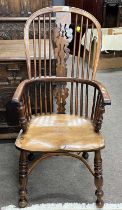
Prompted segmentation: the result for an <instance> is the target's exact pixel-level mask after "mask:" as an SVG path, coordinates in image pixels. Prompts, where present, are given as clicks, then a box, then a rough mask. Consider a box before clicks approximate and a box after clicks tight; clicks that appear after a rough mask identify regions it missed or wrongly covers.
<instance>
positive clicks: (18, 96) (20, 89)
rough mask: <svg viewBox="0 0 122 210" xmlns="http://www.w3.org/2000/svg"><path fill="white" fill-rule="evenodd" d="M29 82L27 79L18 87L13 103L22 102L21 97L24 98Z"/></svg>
mask: <svg viewBox="0 0 122 210" xmlns="http://www.w3.org/2000/svg"><path fill="white" fill-rule="evenodd" d="M28 82H29V80H28V79H27V80H24V81H22V82H21V83H20V84H19V85H18V87H17V89H16V91H15V93H14V95H13V97H12V102H18V103H19V102H20V100H21V96H22V94H23V92H24V90H25V87H26V85H27V84H28Z"/></svg>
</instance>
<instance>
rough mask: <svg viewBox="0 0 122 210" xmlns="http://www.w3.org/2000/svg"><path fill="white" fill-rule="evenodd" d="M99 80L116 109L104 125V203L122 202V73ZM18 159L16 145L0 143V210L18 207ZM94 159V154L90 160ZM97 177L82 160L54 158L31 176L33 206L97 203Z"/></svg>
mask: <svg viewBox="0 0 122 210" xmlns="http://www.w3.org/2000/svg"><path fill="white" fill-rule="evenodd" d="M97 79H98V80H99V81H101V82H103V84H104V85H105V86H106V87H107V89H108V91H109V93H110V95H111V99H112V106H111V107H107V109H106V115H105V118H104V124H103V129H102V130H103V134H104V137H105V139H106V148H105V149H104V150H103V152H102V157H103V169H104V171H103V172H104V194H105V195H104V201H105V202H106V203H122V70H109V71H106V70H105V71H99V72H98V73H97ZM18 157H19V152H18V151H17V150H16V148H15V147H14V143H13V142H11V143H5V142H1V143H0V207H2V206H6V205H10V204H12V205H17V201H18ZM92 159H93V156H92V155H91V154H90V157H89V161H92ZM94 190H95V187H94V183H93V177H92V176H91V175H90V174H89V172H88V171H87V170H86V168H85V166H84V165H82V164H81V163H80V162H79V161H77V160H75V159H72V158H69V157H53V158H51V159H48V160H45V161H43V162H42V163H41V164H40V165H39V167H37V168H36V169H35V171H33V173H32V175H31V176H30V177H29V183H28V192H29V198H30V199H29V202H30V205H32V204H37V203H65V202H69V203H70V202H72V203H73V202H80V203H93V202H95V196H94Z"/></svg>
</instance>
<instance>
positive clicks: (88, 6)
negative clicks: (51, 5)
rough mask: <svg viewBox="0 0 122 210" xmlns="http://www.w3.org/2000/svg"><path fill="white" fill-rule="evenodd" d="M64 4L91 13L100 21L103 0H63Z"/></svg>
mask: <svg viewBox="0 0 122 210" xmlns="http://www.w3.org/2000/svg"><path fill="white" fill-rule="evenodd" d="M65 4H66V5H67V6H71V7H77V8H81V9H84V10H86V11H88V12H90V13H91V14H93V15H94V16H95V17H96V18H97V19H98V20H99V22H100V23H101V22H102V11H103V0H80V1H78V0H75V1H74V0H65Z"/></svg>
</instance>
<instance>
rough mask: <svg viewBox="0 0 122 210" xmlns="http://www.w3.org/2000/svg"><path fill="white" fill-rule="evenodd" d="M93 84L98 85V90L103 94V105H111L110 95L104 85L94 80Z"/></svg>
mask: <svg viewBox="0 0 122 210" xmlns="http://www.w3.org/2000/svg"><path fill="white" fill-rule="evenodd" d="M93 83H94V84H96V85H97V88H98V90H99V91H100V93H101V96H102V99H103V104H104V105H111V99H110V96H109V93H108V91H107V89H106V88H105V87H104V86H103V85H102V83H100V82H98V81H96V80H93Z"/></svg>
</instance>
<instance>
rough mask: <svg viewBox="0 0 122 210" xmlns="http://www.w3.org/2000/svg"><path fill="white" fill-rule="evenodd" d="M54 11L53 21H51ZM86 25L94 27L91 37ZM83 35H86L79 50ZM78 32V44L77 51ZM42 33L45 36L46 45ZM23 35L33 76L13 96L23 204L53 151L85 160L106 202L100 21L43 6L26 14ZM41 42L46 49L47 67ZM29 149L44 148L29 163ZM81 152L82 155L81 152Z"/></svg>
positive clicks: (77, 12)
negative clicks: (33, 174) (33, 175)
mask: <svg viewBox="0 0 122 210" xmlns="http://www.w3.org/2000/svg"><path fill="white" fill-rule="evenodd" d="M72 15H74V16H75V28H76V27H77V26H79V27H80V30H79V34H78V32H77V31H76V30H75V31H74V37H73V30H72V27H71V20H72ZM54 17H55V23H54V24H53V25H52V18H53V20H54ZM30 29H31V30H30ZM88 29H91V33H90V39H89V40H88V39H87V31H88ZM94 29H96V30H97V42H96V50H95V55H94V59H92V42H93V39H94V35H93V34H94V33H93V31H94ZM83 35H84V36H85V38H84V47H83V52H82V53H81V42H82V37H83ZM77 36H79V48H78V53H77V56H76V54H75V48H76V39H77ZM47 38H48V40H49V41H48V43H47V41H46V39H47ZM32 39H33V41H32ZM41 39H43V40H44V41H43V46H42V44H41V43H42V42H41ZM72 40H73V54H72V55H69V54H70V52H69V49H68V45H69V43H70V42H71V41H72ZM24 41H25V52H26V58H27V70H28V77H29V79H27V80H24V81H22V82H21V83H20V84H19V86H18V88H17V89H16V91H15V94H14V96H13V98H12V103H13V104H15V106H14V110H15V109H16V110H15V112H16V115H17V117H18V122H19V125H20V133H19V135H18V137H17V139H16V142H15V145H16V147H17V148H18V149H20V160H19V184H20V188H19V196H20V197H19V206H20V207H25V206H26V205H27V200H28V199H27V179H28V175H29V174H30V173H31V172H32V170H33V169H34V168H35V167H36V166H37V165H38V163H39V162H41V161H42V160H44V159H46V158H48V157H52V156H72V157H74V158H77V159H79V160H80V161H81V162H83V163H84V164H85V166H86V168H87V169H88V170H89V171H90V173H91V174H92V175H93V176H94V182H95V186H96V192H95V194H96V196H97V200H96V205H97V206H98V207H102V206H103V204H104V202H103V200H102V197H103V191H102V186H103V177H102V159H101V149H103V148H104V146H105V143H104V139H103V137H102V134H101V132H100V129H101V125H102V120H103V113H104V111H105V105H109V104H110V103H111V101H110V97H109V95H108V92H107V90H106V89H105V87H104V86H102V84H101V83H99V82H98V81H95V75H96V69H97V64H98V60H99V55H100V47H101V27H100V24H99V23H98V21H97V20H96V19H95V18H94V17H93V16H92V15H91V14H89V13H88V12H86V11H84V10H81V9H77V8H72V7H63V6H58V7H57V6H54V7H50V8H44V9H41V10H39V11H37V12H35V13H34V14H32V15H31V16H30V17H29V19H28V20H27V22H26V25H25V29H24ZM30 43H31V45H32V43H33V55H32V54H31V55H30ZM47 44H48V45H49V52H48V53H49V55H48V58H47V57H46V56H47V52H46V49H47V48H46V47H47ZM88 44H89V49H88V50H87V49H86V45H87V46H88ZM52 46H53V48H54V54H55V58H56V62H57V63H56V69H55V74H56V75H53V74H52V69H53V68H54V67H53V66H52V63H51V58H52V54H51V47H52ZM41 48H43V49H44V67H43V66H42V61H41ZM81 54H82V56H81ZM47 59H48V60H49V70H47ZM29 152H41V156H40V157H39V158H38V159H35V160H34V161H33V162H32V164H31V166H30V165H29V164H28V159H27V155H28V153H29ZM81 152H83V156H81V155H80V153H81ZM87 152H94V155H95V156H94V170H93V169H92V168H91V167H90V166H89V164H88V162H87V160H86V158H85V155H86V154H87Z"/></svg>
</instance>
